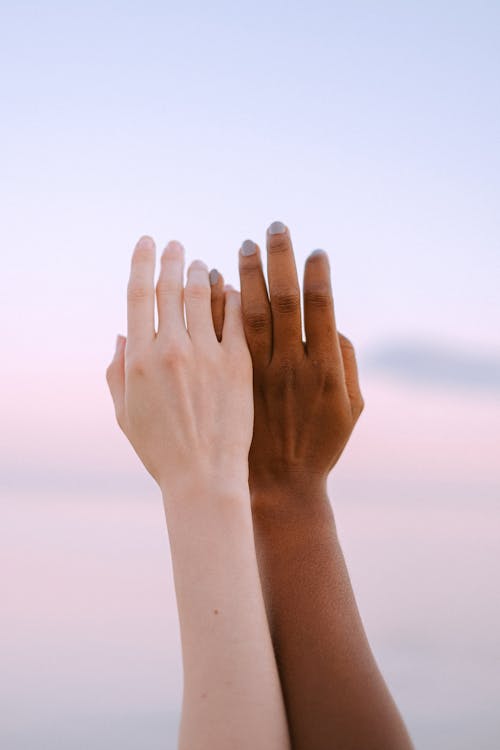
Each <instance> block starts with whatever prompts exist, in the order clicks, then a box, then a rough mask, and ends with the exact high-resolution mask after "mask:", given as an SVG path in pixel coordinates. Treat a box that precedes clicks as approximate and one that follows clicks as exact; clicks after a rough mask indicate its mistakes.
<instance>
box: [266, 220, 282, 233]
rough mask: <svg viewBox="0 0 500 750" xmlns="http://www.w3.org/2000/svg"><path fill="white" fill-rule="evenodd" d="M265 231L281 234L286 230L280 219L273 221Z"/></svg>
mask: <svg viewBox="0 0 500 750" xmlns="http://www.w3.org/2000/svg"><path fill="white" fill-rule="evenodd" d="M267 231H268V233H269V234H283V233H284V232H286V226H285V225H284V224H283V222H282V221H273V223H272V224H271V225H270V227H269V229H268V230H267Z"/></svg>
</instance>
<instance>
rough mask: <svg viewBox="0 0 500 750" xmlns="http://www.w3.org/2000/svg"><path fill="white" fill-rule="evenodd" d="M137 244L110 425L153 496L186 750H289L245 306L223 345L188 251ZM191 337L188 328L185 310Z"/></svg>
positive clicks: (230, 312)
mask: <svg viewBox="0 0 500 750" xmlns="http://www.w3.org/2000/svg"><path fill="white" fill-rule="evenodd" d="M154 270H155V246H154V243H153V241H152V240H151V238H149V237H143V238H142V239H141V240H140V241H139V242H138V244H137V246H136V248H135V251H134V254H133V258H132V264H131V274H130V281H129V285H128V335H127V339H126V340H125V339H124V338H123V337H119V339H118V343H117V349H116V353H115V356H114V359H113V361H112V363H111V365H110V366H109V368H108V370H107V379H108V383H109V386H110V390H111V394H112V397H113V401H114V405H115V410H116V416H117V420H118V423H119V425H120V427H121V428H122V430H123V431H124V433H125V434H126V436H127V437H128V439H129V440H130V442H131V443H132V445H133V447H134V449H135V450H136V452H137V454H138V455H139V457H140V459H141V461H142V462H143V464H144V466H145V467H146V468H147V470H148V471H149V472H150V473H151V475H152V476H153V477H154V479H155V480H156V481H157V483H158V485H159V486H160V488H161V491H162V494H163V499H164V505H165V511H166V517H167V524H168V531H169V536H170V542H171V550H172V558H173V569H174V578H175V586H176V593H177V602H178V608H179V618H180V625H181V640H182V650H183V664H184V696H183V705H182V720H181V728H180V739H179V748H181V750H213V748H217V750H233V749H234V748H235V747H238V748H241V749H243V750H244V749H245V748H248V749H249V750H250V748H252V750H254V748H257V747H258V748H264V749H268V750H280V748H281V749H285V748H287V747H288V746H289V740H288V729H287V725H286V718H285V711H284V707H283V700H282V693H281V688H280V683H279V677H278V673H277V669H276V663H275V658H274V653H273V649H272V644H271V639H270V635H269V629H268V625H267V620H266V614H265V608H264V602H263V598H262V591H261V586H260V580H259V575H258V569H257V561H256V557H255V548H254V539H253V529H252V517H251V509H250V498H249V490H248V450H249V446H250V441H251V435H252V418H253V408H252V370H251V361H250V356H249V353H248V349H247V346H246V343H245V338H244V333H243V328H242V321H241V307H240V301H239V295H238V293H237V292H234V291H227V292H226V295H225V322H224V328H223V331H222V336H221V339H222V340H221V342H220V343H219V341H218V340H217V338H216V336H215V332H214V328H213V324H212V316H211V310H210V285H209V279H208V272H207V269H206V267H205V266H204V264H202V263H200V262H198V261H196V262H194V263H193V264H192V265H191V266H190V268H189V271H188V279H187V284H186V287H185V289H183V249H182V246H181V245H180V244H179V243H176V242H172V243H169V245H168V246H167V248H166V249H165V251H164V253H163V255H162V259H161V270H160V276H159V280H158V283H157V285H156V304H157V309H158V333H156V332H155V328H154V309H155V288H154ZM183 300H184V303H185V314H186V320H187V328H186V325H185V323H184V303H183Z"/></svg>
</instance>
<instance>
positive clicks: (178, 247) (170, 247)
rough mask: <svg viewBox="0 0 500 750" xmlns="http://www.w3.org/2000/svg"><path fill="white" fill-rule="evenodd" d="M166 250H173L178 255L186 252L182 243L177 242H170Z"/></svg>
mask: <svg viewBox="0 0 500 750" xmlns="http://www.w3.org/2000/svg"><path fill="white" fill-rule="evenodd" d="M165 250H173V251H175V252H178V253H183V252H184V246H183V245H181V243H180V242H177V240H170V242H169V243H168V245H167V246H166V248H165Z"/></svg>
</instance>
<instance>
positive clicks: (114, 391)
mask: <svg viewBox="0 0 500 750" xmlns="http://www.w3.org/2000/svg"><path fill="white" fill-rule="evenodd" d="M126 343H127V339H126V338H125V336H120V335H118V336H117V337H116V348H115V353H114V356H113V359H112V360H111V363H110V364H109V366H108V368H107V370H106V380H107V381H108V386H109V390H110V392H111V398H112V399H113V404H114V406H115V414H116V419H117V422H118V424H119V425H120V427H121V419H122V415H123V408H124V403H125V344H126Z"/></svg>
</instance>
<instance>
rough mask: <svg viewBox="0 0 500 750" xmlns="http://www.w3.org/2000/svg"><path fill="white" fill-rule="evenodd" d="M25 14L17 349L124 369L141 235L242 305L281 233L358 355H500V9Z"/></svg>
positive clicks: (14, 117)
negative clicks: (226, 283) (470, 349)
mask: <svg viewBox="0 0 500 750" xmlns="http://www.w3.org/2000/svg"><path fill="white" fill-rule="evenodd" d="M1 7H2V12H1V23H0V28H1V31H0V37H1V39H0V42H1V44H0V46H1V49H2V52H1V55H2V63H3V66H2V67H3V69H4V75H3V76H2V84H1V97H2V103H3V109H4V113H5V114H4V117H3V118H2V124H1V126H0V127H1V131H2V141H1V142H2V163H3V167H2V181H1V185H0V201H1V204H2V208H3V211H4V212H5V213H4V221H3V233H4V241H6V243H7V245H8V247H9V248H10V250H9V252H10V257H9V266H10V268H9V269H8V271H7V280H8V285H7V286H8V294H7V301H8V302H9V301H11V302H12V304H13V305H14V306H15V309H16V315H15V320H14V321H13V324H14V335H15V339H16V341H17V343H16V344H15V346H17V347H21V348H22V349H23V350H25V351H26V348H25V347H28V345H29V346H30V347H32V346H33V345H34V342H33V341H32V340H31V339H30V341H29V342H28V341H27V339H26V336H30V337H32V331H33V329H35V330H42V329H43V330H44V335H43V339H44V341H43V356H46V355H48V354H53V353H55V352H56V351H57V350H58V349H59V348H60V339H61V336H62V335H64V336H66V337H68V341H67V342H66V347H69V348H70V349H71V348H72V347H73V343H72V341H74V342H78V346H79V347H80V348H81V346H82V342H85V345H84V348H87V349H88V353H90V349H89V347H91V348H92V351H93V352H94V354H96V355H97V356H98V357H102V356H103V355H105V356H107V355H106V349H109V348H110V347H111V348H112V346H113V336H114V334H115V332H116V331H123V330H124V320H125V316H124V313H125V308H124V299H123V291H124V285H125V282H126V276H127V272H128V260H129V253H130V250H131V247H132V246H133V244H134V242H135V240H136V238H137V236H138V235H139V234H141V233H144V232H148V233H151V234H153V235H154V236H155V237H156V239H157V241H158V243H159V244H160V245H163V244H164V243H165V242H166V241H167V240H168V239H169V238H171V237H177V238H178V239H180V240H182V241H183V242H184V244H185V245H186V247H187V251H188V255H189V257H191V258H193V257H196V256H202V257H204V258H205V259H206V260H207V262H208V263H209V264H210V265H217V266H219V267H220V268H221V269H222V270H223V271H224V270H225V271H226V272H227V274H226V275H227V276H228V277H229V280H230V281H232V282H233V283H235V282H237V274H236V250H237V248H238V246H239V243H240V242H241V240H242V239H244V238H245V237H246V236H251V237H253V238H255V239H257V240H258V241H262V240H263V237H264V231H265V227H266V225H267V223H268V222H270V221H272V220H273V219H277V218H279V219H282V220H283V221H285V222H287V223H288V224H289V225H290V226H291V228H292V232H293V237H294V239H295V245H296V250H297V255H298V257H299V262H300V263H302V261H303V259H304V257H305V255H306V253H307V252H308V251H309V250H310V249H313V248H315V247H318V246H322V247H325V248H326V249H327V250H329V252H330V254H331V257H332V266H333V274H334V283H335V292H336V299H337V312H338V319H339V327H340V328H341V330H344V331H345V332H346V333H348V334H349V335H350V336H351V337H352V338H353V339H354V340H355V342H356V343H357V344H358V346H361V347H363V346H365V345H366V346H368V345H372V344H373V343H376V342H377V341H379V340H382V339H387V338H389V339H391V338H393V337H398V338H401V336H403V337H404V336H418V337H420V338H424V339H425V338H434V339H436V340H437V341H440V340H441V339H447V340H449V341H451V342H455V343H457V344H459V345H461V344H463V345H464V346H470V345H473V346H479V347H482V348H485V347H487V346H488V345H491V344H495V343H497V341H498V338H497V331H498V305H497V303H496V296H497V288H498V278H499V274H498V255H499V246H500V222H499V218H498V203H499V197H500V190H499V183H500V177H499V175H500V146H499V142H500V135H499V122H500V117H499V115H500V104H499V96H498V77H499V72H500V64H499V63H500V52H499V50H500V44H499V38H498V37H499V31H498V29H499V27H500V6H499V5H498V4H497V3H481V2H479V3H478V2H475V3H455V2H454V3H444V2H440V3H436V2H427V3H416V2H415V3H411V2H409V3H403V2H399V3H397V2H393V3H377V4H375V3H368V2H365V3H359V2H357V3H331V2H329V3H323V2H316V3H308V4H307V5H306V4H299V3H284V2H283V3H279V2H271V3H267V2H266V3H262V2H255V3H253V4H251V5H248V4H237V3H236V4H235V3H220V2H218V3H217V2H216V3H212V4H210V6H209V5H208V4H204V3H192V2H191V3H190V2H187V3H186V2H183V3H157V2H141V3H131V2H120V3H118V2H114V3H113V2H109V3H104V4H102V3H97V2H87V3H85V4H83V3H82V4H68V3H62V2H61V3H56V2H47V3H43V4H38V3H23V2H21V3H15V4H8V5H7V4H6V3H3V4H2V6H1ZM20 285H22V286H21V288H22V296H23V302H22V306H20V305H19V294H20ZM89 303H91V304H89ZM61 310H62V311H63V313H64V314H63V316H62V318H61ZM11 323H12V321H11ZM71 332H72V333H71ZM37 339H39V337H37ZM41 353H42V352H41ZM75 354H76V352H75ZM86 356H87V355H86Z"/></svg>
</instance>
